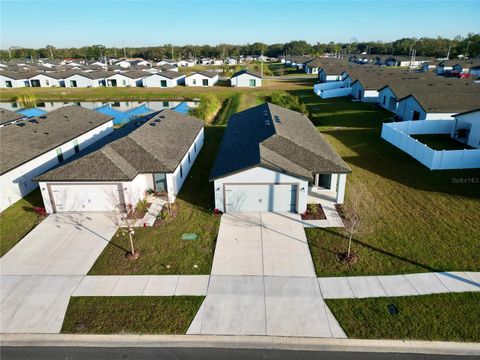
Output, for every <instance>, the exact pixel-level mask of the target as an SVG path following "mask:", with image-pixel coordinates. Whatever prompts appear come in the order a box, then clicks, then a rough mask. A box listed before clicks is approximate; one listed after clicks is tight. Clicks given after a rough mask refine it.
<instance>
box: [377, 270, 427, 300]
mask: <svg viewBox="0 0 480 360" xmlns="http://www.w3.org/2000/svg"><path fill="white" fill-rule="evenodd" d="M377 279H378V281H380V284H381V285H382V287H383V289H384V290H385V292H386V293H387V296H409V295H418V292H417V290H415V288H414V287H413V285H412V284H410V282H409V281H408V280H407V278H405V276H403V275H386V276H377Z"/></svg>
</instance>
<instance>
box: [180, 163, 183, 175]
mask: <svg viewBox="0 0 480 360" xmlns="http://www.w3.org/2000/svg"><path fill="white" fill-rule="evenodd" d="M180 178H183V168H182V164H180Z"/></svg>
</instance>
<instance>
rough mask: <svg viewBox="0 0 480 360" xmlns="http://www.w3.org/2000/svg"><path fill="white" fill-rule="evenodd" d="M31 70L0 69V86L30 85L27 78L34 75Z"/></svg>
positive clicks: (17, 86) (16, 86)
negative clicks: (11, 70)
mask: <svg viewBox="0 0 480 360" xmlns="http://www.w3.org/2000/svg"><path fill="white" fill-rule="evenodd" d="M36 74H37V73H33V72H29V73H27V72H10V71H3V70H2V71H0V88H19V87H26V86H30V83H29V82H28V78H29V77H31V76H35V75H36Z"/></svg>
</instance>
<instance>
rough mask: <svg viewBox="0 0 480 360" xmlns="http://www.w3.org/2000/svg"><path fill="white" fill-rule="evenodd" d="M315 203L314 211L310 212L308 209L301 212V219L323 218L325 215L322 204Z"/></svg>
mask: <svg viewBox="0 0 480 360" xmlns="http://www.w3.org/2000/svg"><path fill="white" fill-rule="evenodd" d="M314 205H315V209H316V211H315V212H311V211H310V210H307V211H305V213H304V214H302V220H325V219H326V218H327V217H326V216H325V213H324V212H323V209H322V205H320V204H314ZM309 207H312V205H310V204H309Z"/></svg>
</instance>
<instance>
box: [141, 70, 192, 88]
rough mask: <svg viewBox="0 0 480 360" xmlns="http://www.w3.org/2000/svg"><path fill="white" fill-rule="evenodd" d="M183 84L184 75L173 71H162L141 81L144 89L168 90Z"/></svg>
mask: <svg viewBox="0 0 480 360" xmlns="http://www.w3.org/2000/svg"><path fill="white" fill-rule="evenodd" d="M184 82H185V75H183V74H180V73H178V72H175V71H162V72H159V73H156V74H151V75H149V76H147V77H146V78H144V79H143V86H144V87H159V88H170V87H174V86H177V85H179V84H183V83H184Z"/></svg>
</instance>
